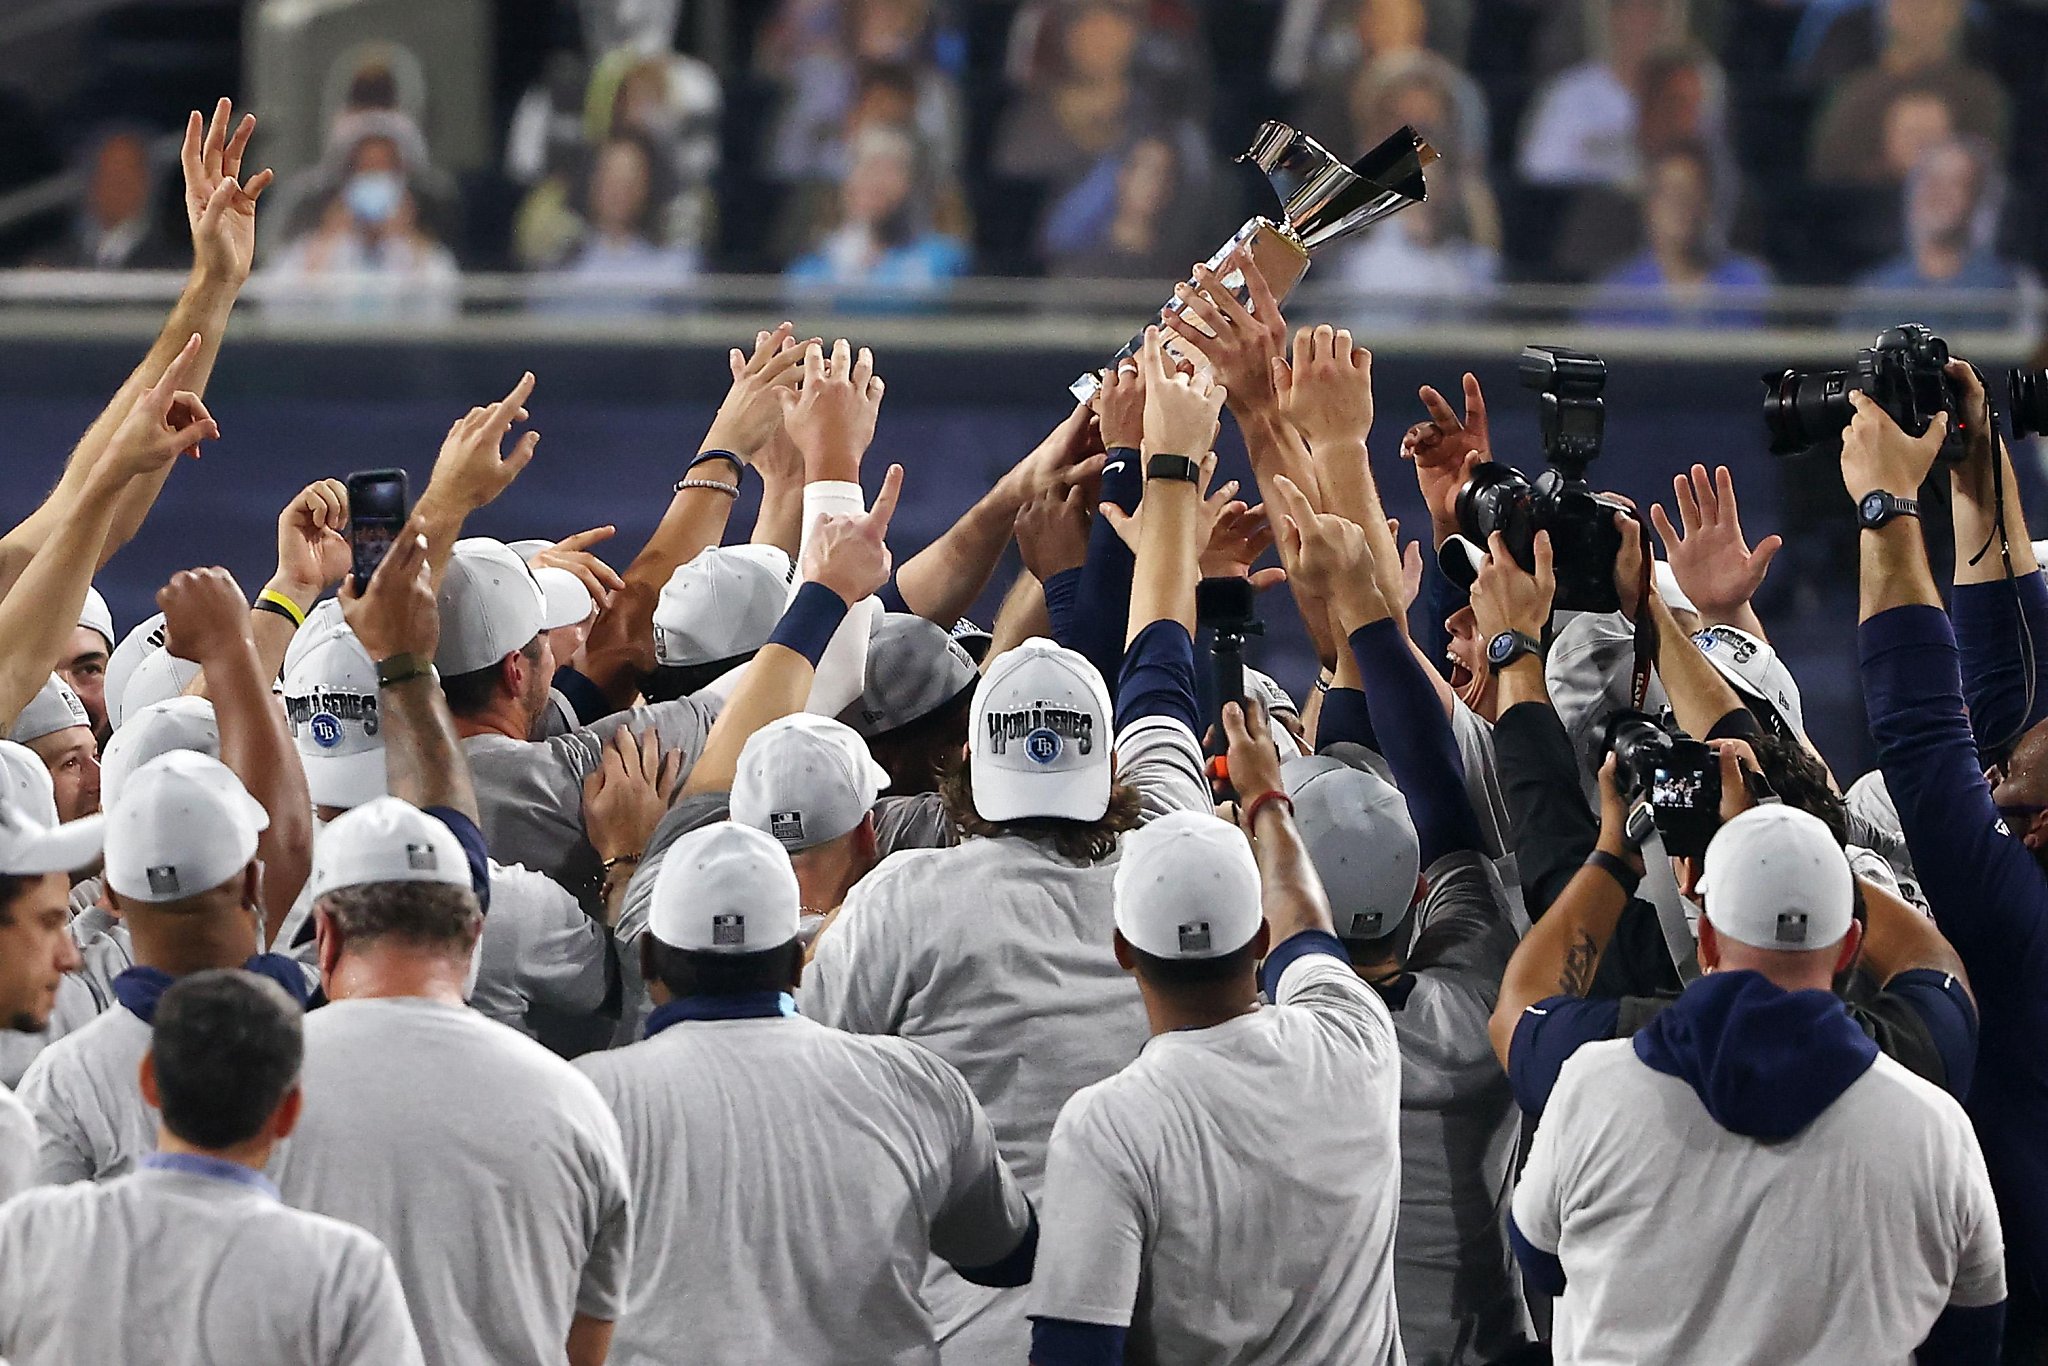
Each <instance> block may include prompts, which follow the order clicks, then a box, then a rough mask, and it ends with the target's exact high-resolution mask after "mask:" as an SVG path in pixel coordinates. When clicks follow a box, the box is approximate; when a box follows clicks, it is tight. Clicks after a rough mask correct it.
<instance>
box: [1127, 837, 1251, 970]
mask: <svg viewBox="0 0 2048 1366" xmlns="http://www.w3.org/2000/svg"><path fill="white" fill-rule="evenodd" d="M1112 888H1113V892H1114V895H1115V898H1116V927H1117V929H1118V931H1120V932H1121V933H1122V934H1123V937H1124V939H1125V940H1126V941H1127V942H1129V943H1130V945H1131V946H1132V947H1133V948H1138V949H1142V950H1144V951H1145V952H1146V953H1149V954H1151V955H1152V956H1153V957H1154V958H1221V957H1222V956H1223V955H1224V954H1226V953H1235V952H1237V950H1239V949H1241V948H1243V947H1244V946H1245V945H1246V944H1249V943H1251V941H1252V936H1253V935H1255V934H1257V933H1258V932H1259V926H1260V925H1262V924H1264V923H1265V913H1264V912H1263V911H1262V910H1260V908H1259V866H1258V864H1257V863H1256V862H1255V861H1254V860H1253V859H1252V850H1251V845H1250V844H1248V843H1247V842H1246V841H1245V837H1244V836H1243V835H1242V834H1240V833H1239V832H1238V829H1237V827H1236V826H1234V825H1231V824H1230V823H1228V822H1227V821H1221V820H1218V819H1217V818H1216V817H1214V816H1212V815H1210V814H1209V813H1207V812H1205V811H1174V812H1169V813H1168V814H1166V815H1164V816H1161V817H1160V818H1159V819H1157V820H1155V821H1153V822H1151V823H1150V824H1148V825H1145V826H1142V827H1140V828H1139V829H1137V830H1134V831H1132V832H1131V833H1130V835H1129V836H1127V837H1126V838H1125V840H1124V848H1123V856H1122V857H1121V858H1120V859H1118V860H1117V865H1116V877H1115V880H1114V882H1113V883H1112Z"/></svg>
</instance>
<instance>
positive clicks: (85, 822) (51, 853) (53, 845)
mask: <svg viewBox="0 0 2048 1366" xmlns="http://www.w3.org/2000/svg"><path fill="white" fill-rule="evenodd" d="M105 840H106V817H104V816H86V817H83V818H81V819H79V820H75V821H68V822H66V823H65V824H63V825H53V826H50V827H48V828H46V829H44V830H42V831H39V832H38V833H36V834H34V835H30V836H28V837H27V838H26V839H20V840H18V842H17V843H16V844H15V845H14V847H13V849H11V850H10V851H9V852H8V855H7V867H6V869H5V870H4V871H6V872H7V873H9V874H12V875H15V876H22V877H30V876H35V875H38V874H42V873H75V872H77V871H78V870H79V869H80V868H83V867H85V866H87V865H88V864H90V863H91V862H92V861H93V860H94V859H97V858H98V857H99V856H100V849H101V846H102V844H103V843H104V842H105Z"/></svg>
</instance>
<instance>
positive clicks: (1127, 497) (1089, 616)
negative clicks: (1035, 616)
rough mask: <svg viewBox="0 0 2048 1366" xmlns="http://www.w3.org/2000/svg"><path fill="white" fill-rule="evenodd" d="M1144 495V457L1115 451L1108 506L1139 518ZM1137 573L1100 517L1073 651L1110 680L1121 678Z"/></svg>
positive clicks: (1106, 482) (1106, 471) (1105, 484)
mask: <svg viewBox="0 0 2048 1366" xmlns="http://www.w3.org/2000/svg"><path fill="white" fill-rule="evenodd" d="M1144 492H1145V472H1144V470H1143V469H1142V468H1140V466H1139V461H1138V453H1137V452H1136V451H1134V450H1131V449H1130V448H1129V447H1119V448H1117V449H1116V450H1113V451H1111V452H1110V453H1109V463H1108V464H1106V465H1104V466H1103V468H1102V501H1103V502H1105V503H1115V504H1116V505H1117V506H1118V507H1120V508H1122V509H1123V510H1124V511H1125V512H1136V511H1137V510H1138V500H1139V498H1141V497H1142V496H1143V495H1144ZM1137 567H1138V560H1137V557H1136V556H1135V555H1133V554H1132V553H1131V549H1130V547H1129V546H1127V545H1125V544H1124V542H1123V538H1122V537H1121V536H1118V535H1117V534H1116V528H1115V527H1113V526H1111V525H1110V524H1109V519H1108V518H1107V517H1097V518H1096V519H1095V520H1094V522H1093V523H1091V524H1090V526H1089V528H1088V559H1087V561H1086V562H1085V563H1083V564H1082V566H1081V592H1080V598H1079V603H1078V605H1079V607H1080V611H1079V613H1078V614H1077V616H1076V620H1075V643H1074V645H1073V647H1072V648H1074V649H1076V650H1078V651H1080V652H1081V653H1082V654H1083V655H1086V656H1087V657H1088V662H1089V663H1090V664H1093V665H1094V666H1095V667H1096V668H1097V669H1099V670H1101V672H1102V676H1103V677H1104V678H1115V677H1116V669H1117V662H1118V661H1119V660H1120V659H1122V658H1123V652H1124V632H1125V629H1126V627H1127V626H1128V625H1129V623H1130V614H1131V575H1132V574H1133V573H1134V572H1136V570H1137Z"/></svg>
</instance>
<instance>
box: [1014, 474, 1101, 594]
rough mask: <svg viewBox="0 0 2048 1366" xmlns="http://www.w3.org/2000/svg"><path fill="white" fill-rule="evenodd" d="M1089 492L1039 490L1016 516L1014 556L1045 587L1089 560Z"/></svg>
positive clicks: (1069, 487) (1076, 486)
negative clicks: (1046, 583)
mask: <svg viewBox="0 0 2048 1366" xmlns="http://www.w3.org/2000/svg"><path fill="white" fill-rule="evenodd" d="M1089 506H1090V504H1089V497H1088V490H1087V489H1085V488H1083V487H1082V486H1081V485H1079V484H1068V485H1067V486H1066V487H1064V488H1049V489H1044V490H1041V491H1040V492H1039V493H1038V494H1037V495H1035V496H1034V497H1033V498H1032V499H1031V500H1030V501H1029V502H1027V503H1025V504H1024V506H1023V507H1022V508H1021V509H1020V510H1019V511H1018V513H1017V522H1016V534H1017V553H1018V554H1019V555H1020V556H1022V557H1023V560H1024V568H1025V569H1026V570H1028V571H1029V572H1030V574H1031V577H1033V578H1035V579H1037V580H1038V581H1039V582H1040V583H1044V582H1045V581H1046V580H1047V579H1049V578H1051V577H1052V576H1053V575H1055V574H1060V573H1064V572H1065V571H1066V570H1069V569H1078V568H1080V567H1081V564H1082V562H1083V561H1085V560H1086V559H1087V558H1088V517H1089Z"/></svg>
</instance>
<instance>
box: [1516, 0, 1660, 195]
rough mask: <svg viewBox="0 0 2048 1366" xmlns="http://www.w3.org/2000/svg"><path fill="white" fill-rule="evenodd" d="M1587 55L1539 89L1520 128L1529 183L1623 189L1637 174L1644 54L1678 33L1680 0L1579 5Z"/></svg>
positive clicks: (1595, 0)
mask: <svg viewBox="0 0 2048 1366" xmlns="http://www.w3.org/2000/svg"><path fill="white" fill-rule="evenodd" d="M1586 7H1587V14H1586V20H1587V31H1588V37H1589V39H1590V42H1591V46H1592V50H1593V53H1594V57H1593V59H1592V60H1590V61H1586V62H1582V63H1580V64H1579V65H1577V66H1574V67H1571V68H1569V69H1568V70H1566V71H1563V72H1560V73H1559V74H1558V75H1557V76H1556V77H1554V78H1553V79H1552V80H1550V81H1549V82H1548V83H1547V84H1545V85H1544V87H1543V89H1542V90H1540V91H1539V92H1538V93H1537V96H1536V101H1535V104H1534V106H1533V108H1532V109H1531V110H1530V113H1529V116H1528V118H1527V120H1526V121H1525V122H1524V123H1523V125H1522V146H1521V154H1520V157H1519V160H1518V165H1519V170H1520V173H1521V177H1522V179H1523V180H1525V181H1527V182H1529V183H1530V184H1532V185H1628V184H1633V183H1634V182H1635V181H1636V179H1637V177H1638V176H1639V175H1640V173H1641V162H1640V161H1639V159H1638V157H1637V155H1636V123H1637V118H1638V115H1639V112H1640V108H1641V101H1642V97H1643V91H1644V85H1645V78H1646V76H1647V75H1648V73H1649V62H1650V58H1651V56H1652V55H1653V54H1654V53H1656V52H1657V51H1658V50H1659V49H1660V48H1663V47H1666V46H1668V45H1670V44H1672V43H1675V42H1678V41H1679V40H1681V39H1682V38H1683V37H1684V36H1685V22H1684V21H1685V7H1684V4H1683V3H1682V0H1586Z"/></svg>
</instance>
